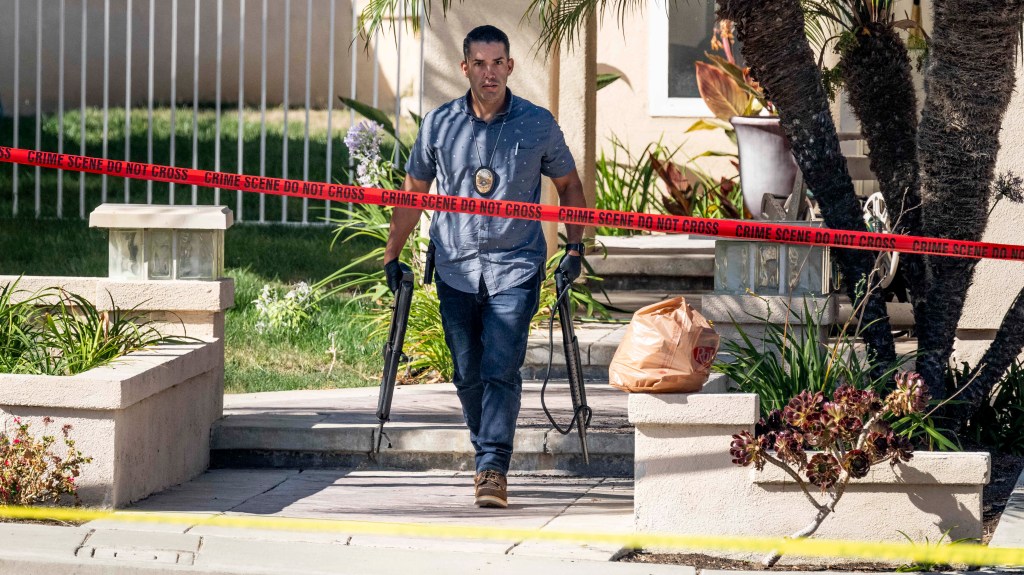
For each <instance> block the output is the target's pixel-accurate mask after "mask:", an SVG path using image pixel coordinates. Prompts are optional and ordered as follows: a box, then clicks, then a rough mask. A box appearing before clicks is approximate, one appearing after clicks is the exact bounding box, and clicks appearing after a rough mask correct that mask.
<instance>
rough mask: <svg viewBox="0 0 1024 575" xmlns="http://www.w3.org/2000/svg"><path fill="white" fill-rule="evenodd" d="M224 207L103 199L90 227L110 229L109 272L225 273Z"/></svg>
mask: <svg viewBox="0 0 1024 575" xmlns="http://www.w3.org/2000/svg"><path fill="white" fill-rule="evenodd" d="M232 223H233V217H232V214H231V210H229V209H228V208H226V207H224V206H149V205H131V204H103V205H101V206H99V207H98V208H96V209H95V210H93V212H92V214H90V215H89V227H93V228H108V229H109V230H110V240H109V254H110V255H109V260H108V261H109V266H108V268H109V272H108V275H109V276H110V278H111V279H119V280H215V279H220V277H221V276H222V275H223V272H224V230H226V229H228V228H229V227H231V224H232Z"/></svg>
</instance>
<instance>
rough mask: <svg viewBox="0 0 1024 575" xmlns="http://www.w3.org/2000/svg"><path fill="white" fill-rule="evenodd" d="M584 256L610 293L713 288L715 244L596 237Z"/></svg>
mask: <svg viewBox="0 0 1024 575" xmlns="http://www.w3.org/2000/svg"><path fill="white" fill-rule="evenodd" d="M596 239H597V244H598V246H599V247H598V250H597V251H596V252H595V253H592V254H590V255H589V256H588V257H587V261H588V263H589V264H590V265H591V267H593V269H594V273H595V274H596V275H597V276H598V277H600V278H602V282H601V284H600V285H601V286H602V287H604V289H612V290H669V291H683V290H708V289H712V288H713V287H714V285H713V284H714V281H713V279H714V271H715V242H714V240H712V239H706V238H697V237H695V236H686V235H649V236H628V237H616V236H599V237H598V238H596Z"/></svg>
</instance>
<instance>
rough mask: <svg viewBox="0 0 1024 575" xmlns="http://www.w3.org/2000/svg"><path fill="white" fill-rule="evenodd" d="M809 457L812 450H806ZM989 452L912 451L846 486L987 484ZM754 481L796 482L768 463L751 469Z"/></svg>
mask: <svg viewBox="0 0 1024 575" xmlns="http://www.w3.org/2000/svg"><path fill="white" fill-rule="evenodd" d="M807 455H808V457H810V456H811V452H808V454H807ZM990 469H991V456H990V455H989V454H988V453H986V452H982V451H966V452H963V451H961V452H940V451H915V452H914V457H913V458H911V460H910V461H909V462H907V463H903V462H900V463H897V464H896V465H895V466H890V465H889V464H888V463H877V464H875V465H873V466H871V470H870V471H868V475H867V477H864V478H862V479H852V480H850V483H849V485H848V486H847V489H851V488H852V489H856V486H857V485H871V484H886V483H888V484H891V483H902V484H905V485H987V484H988V482H989V477H990ZM751 473H753V474H754V476H753V482H754V483H756V484H760V485H771V484H776V485H781V484H795V483H796V482H795V481H794V480H793V478H792V477H790V476H789V475H788V474H787V473H786V472H785V471H783V470H781V469H779V468H778V467H775V466H774V465H771V464H767V465H765V466H764V469H763V470H762V471H760V472H758V471H755V470H751Z"/></svg>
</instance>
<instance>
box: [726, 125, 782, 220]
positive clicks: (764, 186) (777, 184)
mask: <svg viewBox="0 0 1024 575" xmlns="http://www.w3.org/2000/svg"><path fill="white" fill-rule="evenodd" d="M729 121H730V122H732V125H733V127H734V128H735V129H736V145H737V147H738V148H739V156H740V184H741V185H742V187H743V203H744V204H746V207H747V209H748V210H750V213H751V214H752V215H753V216H754V219H760V217H761V198H762V196H764V195H765V194H770V195H772V196H775V197H776V198H780V199H785V198H787V197H789V195H790V193H792V191H793V184H794V183H795V182H796V175H797V171H798V170H799V168H798V167H797V165H796V159H795V158H794V157H793V152H792V149H791V148H790V147H789V140H788V139H786V134H785V133H784V132H783V131H782V126H781V125H779V118H778V117H777V116H734V117H733V118H731V119H730V120H729Z"/></svg>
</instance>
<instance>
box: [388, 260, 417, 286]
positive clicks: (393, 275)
mask: <svg viewBox="0 0 1024 575" xmlns="http://www.w3.org/2000/svg"><path fill="white" fill-rule="evenodd" d="M406 273H412V269H410V268H409V266H407V265H405V264H403V263H402V262H400V261H398V258H395V259H393V260H391V261H389V262H387V263H385V264H384V277H385V278H387V282H388V289H390V290H391V293H393V294H394V293H397V292H398V288H399V287H401V286H402V276H403V275H404V274H406Z"/></svg>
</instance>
